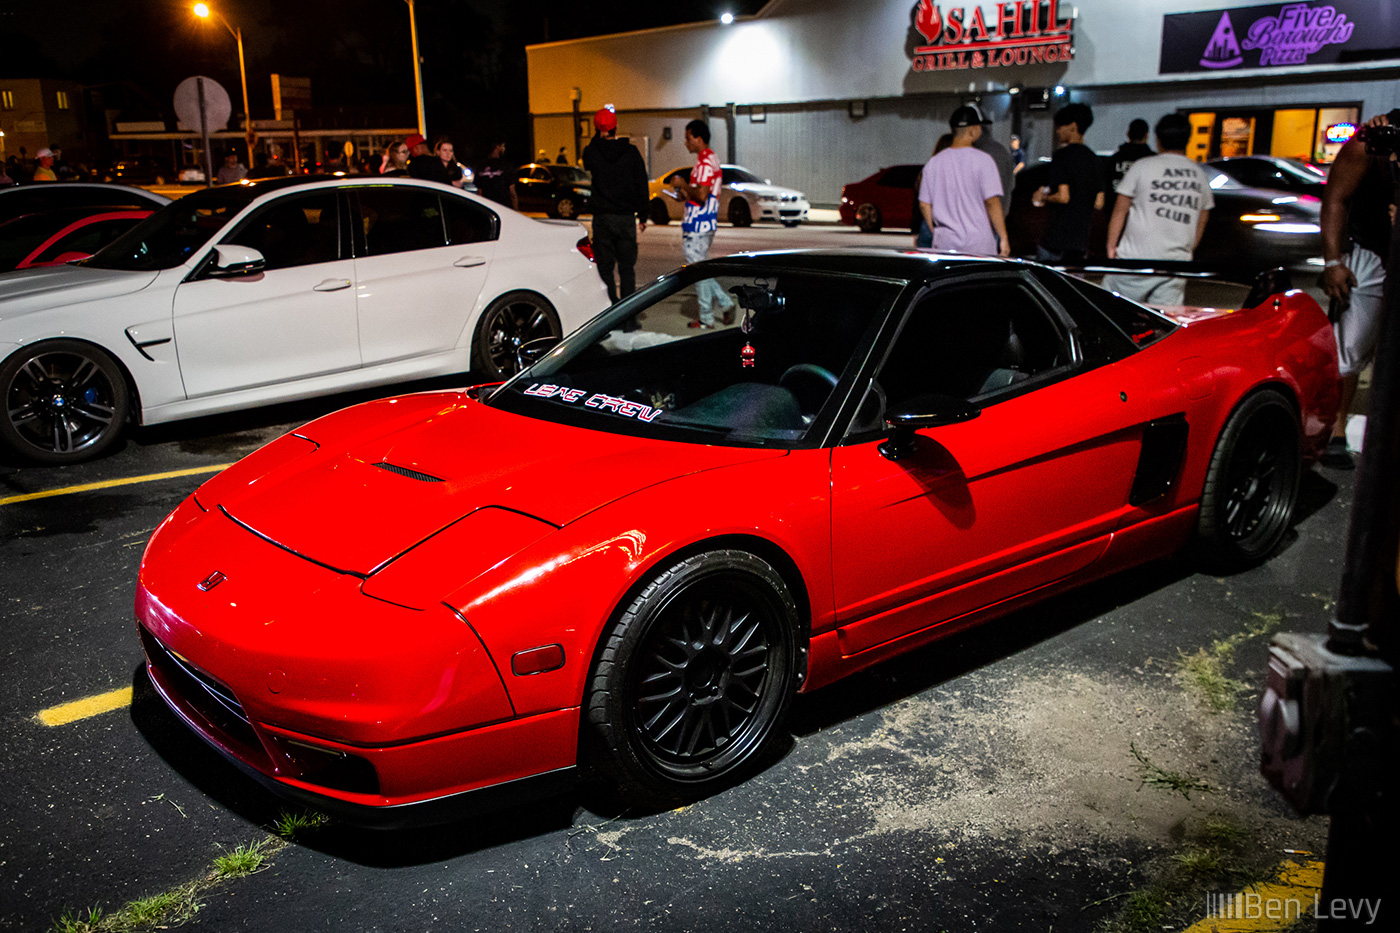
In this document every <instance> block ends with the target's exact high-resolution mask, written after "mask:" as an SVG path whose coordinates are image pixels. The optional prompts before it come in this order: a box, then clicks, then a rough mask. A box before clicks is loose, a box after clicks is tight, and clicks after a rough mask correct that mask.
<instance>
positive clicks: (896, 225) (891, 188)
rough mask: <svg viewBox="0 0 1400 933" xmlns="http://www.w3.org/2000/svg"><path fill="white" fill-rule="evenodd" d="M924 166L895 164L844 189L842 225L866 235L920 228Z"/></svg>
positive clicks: (842, 194)
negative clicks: (885, 229)
mask: <svg viewBox="0 0 1400 933" xmlns="http://www.w3.org/2000/svg"><path fill="white" fill-rule="evenodd" d="M923 169H924V167H923V165H891V166H890V167H889V168H882V169H880V170H879V171H878V172H876V173H875V174H874V175H871V176H870V177H869V178H866V179H864V180H862V181H857V182H853V183H851V184H849V185H845V186H843V187H842V188H841V222H842V223H843V224H846V225H847V226H851V227H859V228H860V229H861V232H862V233H879V232H880V230H881V229H882V228H887V229H891V230H909V231H914V230H917V229H918V227H919V206H918V198H919V192H918V190H917V189H918V186H919V173H920V172H921V171H923Z"/></svg>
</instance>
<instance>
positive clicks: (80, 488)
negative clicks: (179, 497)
mask: <svg viewBox="0 0 1400 933" xmlns="http://www.w3.org/2000/svg"><path fill="white" fill-rule="evenodd" d="M231 466H233V464H232V463H218V464H215V465H214V466H204V467H192V468H190V469H188V470H171V471H169V472H167V473H147V474H146V475H145V476H127V477H124V478H122V479H104V480H103V481H102V482H100V483H82V484H80V485H77V486H62V487H60V488H58V489H45V490H44V491H43V492H27V493H24V494H23V495H19V496H6V497H5V498H3V499H0V505H10V504H12V503H15V502H28V501H30V500H31V499H47V498H49V497H50V496H67V495H70V494H72V493H75V492H91V491H92V490H94V489H110V488H112V487H113V486H130V485H131V484H133V483H153V482H155V481H156V480H162V479H174V478H175V477H177V476H197V475H199V474H200V473H217V472H219V471H220V470H225V469H228V468H229V467H231Z"/></svg>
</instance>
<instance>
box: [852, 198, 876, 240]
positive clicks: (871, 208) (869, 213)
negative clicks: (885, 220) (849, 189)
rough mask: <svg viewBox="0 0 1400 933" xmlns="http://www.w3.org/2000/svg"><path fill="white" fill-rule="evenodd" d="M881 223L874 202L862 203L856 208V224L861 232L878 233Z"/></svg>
mask: <svg viewBox="0 0 1400 933" xmlns="http://www.w3.org/2000/svg"><path fill="white" fill-rule="evenodd" d="M881 223H882V218H881V217H880V209H879V208H878V207H876V206H875V205H874V204H868V203H867V204H862V205H861V206H860V207H857V208H856V226H857V227H859V228H860V232H861V233H879V232H880V225H881Z"/></svg>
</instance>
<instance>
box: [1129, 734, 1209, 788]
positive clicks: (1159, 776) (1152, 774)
mask: <svg viewBox="0 0 1400 933" xmlns="http://www.w3.org/2000/svg"><path fill="white" fill-rule="evenodd" d="M1128 748H1129V749H1131V750H1132V753H1133V757H1134V758H1136V759H1137V760H1138V776H1139V777H1140V778H1141V779H1142V783H1143V784H1151V785H1152V786H1154V787H1165V788H1167V789H1168V790H1170V791H1174V792H1175V793H1178V794H1180V795H1181V796H1183V797H1185V798H1186V799H1187V800H1190V799H1191V792H1192V791H1199V792H1201V793H1210V792H1211V791H1212V789H1213V788H1212V787H1211V786H1210V785H1209V784H1207V783H1206V782H1205V781H1204V780H1203V779H1201V778H1198V777H1195V776H1194V775H1190V774H1184V773H1182V772H1180V771H1168V770H1167V769H1166V768H1162V767H1159V766H1157V765H1155V764H1153V763H1152V761H1151V760H1150V759H1148V757H1147V756H1146V755H1144V754H1143V753H1142V752H1140V751H1138V747H1137V743H1136V742H1130V743H1128Z"/></svg>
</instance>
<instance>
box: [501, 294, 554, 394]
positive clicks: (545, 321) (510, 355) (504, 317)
mask: <svg viewBox="0 0 1400 933" xmlns="http://www.w3.org/2000/svg"><path fill="white" fill-rule="evenodd" d="M486 334H487V338H486V355H487V358H488V359H489V360H490V361H491V365H492V367H494V368H495V370H496V372H497V373H499V374H500V375H502V376H514V375H515V374H516V373H518V372H520V370H522V369H524V368H525V367H526V366H527V365H528V364H529V360H527V359H526V358H525V354H524V353H523V351H522V349H521V348H522V347H524V346H525V345H526V344H527V343H529V342H530V341H532V340H538V339H539V338H541V337H557V336H559V334H558V333H557V331H556V329H555V327H554V322H553V321H551V320H550V317H549V314H548V313H547V312H546V311H545V310H544V309H543V308H541V307H540V306H539V305H537V304H535V303H534V302H532V301H527V300H520V301H513V302H511V303H510V304H507V305H505V306H503V307H501V308H498V309H497V310H496V313H495V316H494V317H492V318H491V320H490V321H488V322H487V331H486Z"/></svg>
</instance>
